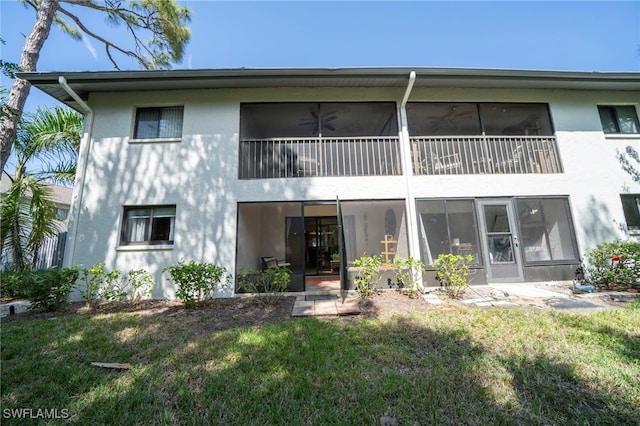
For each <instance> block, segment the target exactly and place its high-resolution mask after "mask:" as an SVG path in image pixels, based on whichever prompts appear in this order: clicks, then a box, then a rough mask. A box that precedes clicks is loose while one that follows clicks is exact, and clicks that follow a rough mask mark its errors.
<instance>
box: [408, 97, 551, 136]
mask: <svg viewBox="0 0 640 426" xmlns="http://www.w3.org/2000/svg"><path fill="white" fill-rule="evenodd" d="M407 120H408V123H409V134H410V135H411V136H471V135H483V134H484V135H490V136H493V135H496V136H501V135H505V136H552V135H553V126H552V125H551V118H550V115H549V108H548V107H547V105H546V104H538V103H535V104H529V103H500V102H491V103H471V102H410V103H409V104H408V105H407Z"/></svg>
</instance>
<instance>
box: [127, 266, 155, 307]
mask: <svg viewBox="0 0 640 426" xmlns="http://www.w3.org/2000/svg"><path fill="white" fill-rule="evenodd" d="M125 280H126V282H125V285H124V288H125V298H126V299H127V300H128V301H129V302H130V303H137V302H139V301H140V300H141V299H145V298H147V297H150V296H151V291H152V290H153V286H154V285H155V281H154V280H153V277H152V276H151V274H150V273H149V272H147V271H146V270H144V269H133V270H131V271H129V273H128V274H127V276H126V278H125Z"/></svg>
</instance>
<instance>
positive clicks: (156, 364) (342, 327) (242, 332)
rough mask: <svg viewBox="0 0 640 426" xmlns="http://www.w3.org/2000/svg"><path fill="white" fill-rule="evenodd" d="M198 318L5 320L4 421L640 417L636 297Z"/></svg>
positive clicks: (604, 420)
mask: <svg viewBox="0 0 640 426" xmlns="http://www.w3.org/2000/svg"><path fill="white" fill-rule="evenodd" d="M194 325H195V326H194ZM206 325H207V317H206V315H203V316H202V317H201V318H199V319H198V320H197V321H196V322H195V323H194V322H193V321H192V322H186V321H182V319H181V317H180V316H173V317H167V316H164V315H152V316H143V315H140V314H136V313H120V314H109V315H93V316H92V315H81V316H77V317H60V318H58V319H55V320H31V321H16V322H11V323H7V324H3V325H2V350H1V353H2V376H1V379H2V382H1V390H2V416H3V418H2V422H3V424H9V422H11V419H8V418H6V417H7V416H6V415H5V414H6V410H7V409H12V408H30V409H32V412H33V413H36V412H37V410H38V409H49V410H51V409H53V408H57V409H58V410H61V409H65V410H68V413H69V415H70V418H71V420H73V421H75V422H78V423H79V424H91V425H95V424H121V425H126V424H225V425H231V424H234V425H235V424H238V425H248V424H256V425H263V424H288V425H298V424H300V425H301V424H316V425H327V424H343V425H355V424H358V425H360V424H369V425H377V424H379V419H380V417H381V416H383V415H385V414H387V415H389V416H392V417H395V418H396V419H397V420H398V422H399V424H409V425H412V424H455V425H459V424H563V425H564V424H589V425H596V424H612V425H613V424H615V425H620V424H640V411H639V410H638V407H640V303H635V304H633V305H630V306H628V307H626V308H625V309H620V310H616V311H612V312H603V313H598V314H591V315H578V314H568V313H562V312H552V311H539V310H531V309H529V310H527V309H489V310H480V309H468V310H458V311H444V310H442V311H441V310H438V311H433V312H432V313H430V314H428V315H424V316H414V317H412V318H410V319H407V318H400V317H398V318H393V319H389V320H360V319H358V320H352V321H348V320H347V321H337V320H319V319H315V318H304V319H295V320H291V321H288V322H286V323H283V324H278V325H266V326H264V327H262V328H258V329H248V328H231V329H229V330H226V331H212V332H204V331H202V330H203V329H206ZM92 361H100V362H123V363H130V364H132V365H133V368H132V369H131V370H125V371H116V370H108V369H101V368H97V367H92V366H90V363H91V362H92ZM67 421H68V420H66V419H58V420H54V421H52V424H63V423H65V422H67ZM16 423H18V422H16Z"/></svg>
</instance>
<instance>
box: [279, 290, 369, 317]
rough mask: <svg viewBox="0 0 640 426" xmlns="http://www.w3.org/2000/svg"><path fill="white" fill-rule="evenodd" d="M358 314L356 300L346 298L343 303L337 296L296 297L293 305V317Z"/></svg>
mask: <svg viewBox="0 0 640 426" xmlns="http://www.w3.org/2000/svg"><path fill="white" fill-rule="evenodd" d="M359 313H360V308H359V307H358V299H353V298H347V299H345V301H344V302H343V301H342V299H341V298H340V297H339V296H337V295H328V296H298V297H297V298H296V301H295V303H294V304H293V312H292V314H291V316H294V317H308V316H326V315H331V316H336V315H357V314H359Z"/></svg>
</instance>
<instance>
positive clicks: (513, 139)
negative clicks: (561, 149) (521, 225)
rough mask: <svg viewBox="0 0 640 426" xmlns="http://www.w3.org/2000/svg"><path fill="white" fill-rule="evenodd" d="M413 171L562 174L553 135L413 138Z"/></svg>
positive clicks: (451, 173)
mask: <svg viewBox="0 0 640 426" xmlns="http://www.w3.org/2000/svg"><path fill="white" fill-rule="evenodd" d="M411 144H412V162H413V173H414V174H416V175H465V174H482V173H515V174H519V173H562V164H561V163H560V156H559V155H558V147H557V144H556V138H555V137H553V136H462V137H441V136H438V137H412V138H411Z"/></svg>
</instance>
